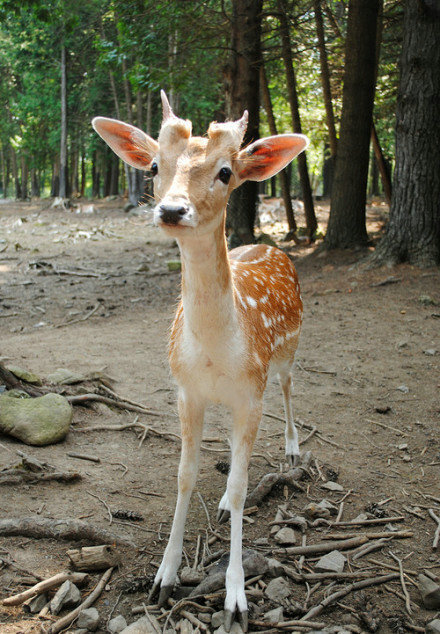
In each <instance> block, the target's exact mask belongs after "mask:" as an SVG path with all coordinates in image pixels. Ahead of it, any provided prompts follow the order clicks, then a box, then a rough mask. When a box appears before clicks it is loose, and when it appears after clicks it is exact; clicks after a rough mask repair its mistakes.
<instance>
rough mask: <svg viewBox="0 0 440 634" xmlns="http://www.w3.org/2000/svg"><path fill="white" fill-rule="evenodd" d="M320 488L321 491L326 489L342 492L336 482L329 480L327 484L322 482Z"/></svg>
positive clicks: (341, 488)
mask: <svg viewBox="0 0 440 634" xmlns="http://www.w3.org/2000/svg"><path fill="white" fill-rule="evenodd" d="M321 487H322V488H323V489H327V490H328V491H343V490H344V487H343V486H342V485H341V484H339V483H338V482H332V481H331V480H329V481H328V482H324V484H321Z"/></svg>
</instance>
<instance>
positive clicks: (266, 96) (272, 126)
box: [260, 64, 297, 233]
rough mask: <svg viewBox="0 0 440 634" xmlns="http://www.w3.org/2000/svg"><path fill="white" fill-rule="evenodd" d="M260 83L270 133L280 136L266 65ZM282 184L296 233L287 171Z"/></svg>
mask: <svg viewBox="0 0 440 634" xmlns="http://www.w3.org/2000/svg"><path fill="white" fill-rule="evenodd" d="M260 83H261V94H262V97H263V105H264V109H265V110H266V116H267V121H268V123H269V130H270V133H271V134H272V135H273V136H275V135H276V134H278V131H277V126H276V123H275V117H274V115H273V108H272V101H271V98H270V92H269V86H268V84H267V77H266V70H265V68H264V64H262V65H261V68H260ZM279 177H280V182H281V193H282V197H283V201H284V207H285V209H286V216H287V224H288V226H289V231H291V232H293V233H296V231H297V226H296V221H295V215H294V213H293V207H292V199H291V197H290V182H289V177H288V174H287V171H286V170H285V169H283V170H281V172H279Z"/></svg>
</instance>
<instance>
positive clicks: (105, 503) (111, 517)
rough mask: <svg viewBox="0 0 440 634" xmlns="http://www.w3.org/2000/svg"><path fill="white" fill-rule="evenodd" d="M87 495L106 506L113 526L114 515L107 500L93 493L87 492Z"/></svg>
mask: <svg viewBox="0 0 440 634" xmlns="http://www.w3.org/2000/svg"><path fill="white" fill-rule="evenodd" d="M87 493H88V494H89V495H91V496H92V497H93V498H96V499H97V500H99V501H100V502H101V503H102V504H104V506H105V508H106V509H107V513H108V521H109V524H111V523H112V522H113V515H112V512H111V510H110V507H109V505H108V504H107V502H105V500H103V499H102V498H100V497H99V495H96V494H95V493H92V492H91V491H87Z"/></svg>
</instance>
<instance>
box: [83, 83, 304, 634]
mask: <svg viewBox="0 0 440 634" xmlns="http://www.w3.org/2000/svg"><path fill="white" fill-rule="evenodd" d="M161 98H162V111H163V119H162V124H161V128H160V132H159V136H158V139H157V141H155V140H154V139H153V138H151V137H150V136H148V135H147V134H145V133H144V132H142V131H141V130H140V129H138V128H136V127H134V126H132V125H129V124H127V123H123V122H121V121H117V120H115V119H109V118H106V117H95V118H94V119H93V121H92V125H93V127H94V129H95V130H96V132H97V133H98V134H99V135H100V136H101V137H102V138H103V139H104V141H105V142H106V143H107V144H108V145H109V146H110V148H111V149H112V150H113V151H114V152H115V153H116V154H117V155H118V156H119V157H120V158H121V159H122V160H123V161H125V162H126V163H128V165H131V166H132V167H135V168H137V169H141V170H147V171H149V172H150V173H151V175H152V177H153V182H154V197H155V202H156V205H155V207H154V210H153V212H154V222H155V224H156V225H157V226H159V227H160V229H162V230H163V231H164V232H165V234H166V235H167V236H170V237H172V238H174V239H175V240H176V241H177V244H178V246H179V249H180V256H181V264H182V267H181V268H182V273H181V300H180V303H179V305H178V308H177V311H176V314H175V318H174V322H173V325H172V328H171V334H170V338H169V349H168V354H169V364H170V368H171V373H172V375H173V377H174V380H175V381H176V383H177V388H178V412H179V418H180V426H181V456H180V463H179V469H178V491H177V502H176V507H175V513H174V519H173V522H172V528H171V533H170V537H169V541H168V545H167V546H166V549H165V552H164V555H163V559H162V563H161V564H160V567H159V569H158V570H157V574H156V576H155V579H154V583H153V587H152V590H151V592H150V596H149V600H150V601H152V600H153V599H154V598H155V597H156V596H157V595H159V596H158V604H159V605H160V606H164V605H166V604H167V601H168V599H169V597H170V596H171V594H172V592H173V589H174V586H175V584H176V582H177V580H178V577H177V573H178V569H179V566H180V564H181V560H182V548H183V536H184V526H185V520H186V516H187V511H188V507H189V503H190V498H191V494H192V491H193V489H194V486H195V484H196V477H197V472H198V466H199V453H200V444H201V441H202V430H203V418H204V412H205V409H206V407H207V405H208V404H209V403H222V404H223V405H225V406H226V407H227V408H229V409H230V410H231V412H232V419H233V423H232V441H231V464H230V471H229V475H228V478H227V486H226V491H225V493H224V495H223V497H222V498H221V500H220V503H219V506H218V520H219V521H220V522H226V521H227V520H228V519H230V557H229V563H228V567H227V571H226V581H225V586H226V596H225V602H224V628H225V630H226V631H227V632H229V631H230V629H231V627H232V623H233V622H234V620H235V618H236V615H237V614H238V620H239V622H240V624H241V627H242V629H243V631H245V632H246V631H247V629H248V609H247V600H246V594H245V589H244V571H243V563H242V525H243V509H244V503H245V499H246V493H247V486H248V465H249V461H250V458H251V454H252V449H253V445H254V441H255V439H256V435H257V430H258V426H259V423H260V420H261V417H262V403H263V393H264V390H265V387H266V383H267V380H268V376H269V372H270V373H271V374H275V375H277V376H278V379H279V382H280V384H281V389H282V393H283V400H284V411H285V423H286V426H285V447H286V448H285V452H286V460H287V462H288V463H289V465H291V466H294V465H296V464H297V463H298V460H299V455H300V452H299V444H298V433H297V430H296V428H295V424H294V419H293V411H292V405H291V389H292V375H291V369H292V364H293V361H294V355H295V352H296V349H297V345H298V338H299V334H300V329H301V322H302V316H303V304H302V300H301V294H300V287H299V282H298V277H297V274H296V271H295V267H294V265H293V263H292V261H291V260H290V258H289V257H288V256H287V255H286V254H285V253H284V252H283V251H281V250H280V249H278V248H276V247H272V246H266V245H264V244H249V245H244V246H240V247H237V248H235V249H233V250H232V251H230V252H229V253H228V248H227V240H226V233H225V215H226V205H227V202H228V198H229V196H230V194H231V192H232V190H234V189H235V188H237V187H239V185H240V184H241V183H243V182H244V181H245V180H251V181H263V180H265V179H268V178H270V177H271V176H273V175H274V174H276V173H277V172H279V171H280V170H281V169H283V168H284V167H285V166H286V165H287V164H288V163H290V161H292V160H293V159H294V158H295V157H296V156H297V155H298V154H299V153H300V152H302V151H303V150H305V148H306V147H307V145H308V139H307V137H306V136H304V135H301V134H280V135H277V136H270V137H266V138H262V139H258V140H255V141H254V142H252V143H250V145H248V146H247V147H241V146H242V142H243V138H244V135H245V132H246V128H247V123H248V112H247V111H244V114H243V116H242V117H241V118H240V119H238V120H237V121H226V122H223V123H217V122H213V123H211V124H210V125H209V128H208V132H207V136H205V137H198V136H192V124H191V122H190V121H189V120H185V119H181V118H180V117H178V116H177V115H175V114H174V112H173V110H172V108H171V106H170V104H169V102H168V99H167V97H166V95H165V93H164V92H163V91H162V92H161Z"/></svg>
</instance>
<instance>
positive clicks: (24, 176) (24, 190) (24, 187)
mask: <svg viewBox="0 0 440 634" xmlns="http://www.w3.org/2000/svg"><path fill="white" fill-rule="evenodd" d="M20 194H21V195H20V198H21V199H22V200H26V199H27V197H28V166H27V162H26V157H25V155H24V154H22V155H21V192H20Z"/></svg>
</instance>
